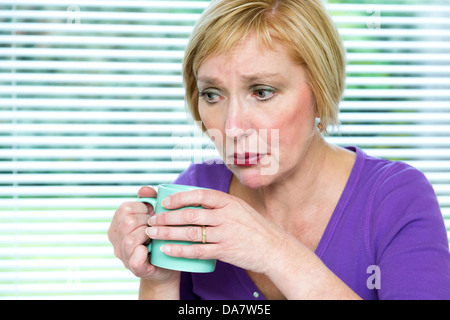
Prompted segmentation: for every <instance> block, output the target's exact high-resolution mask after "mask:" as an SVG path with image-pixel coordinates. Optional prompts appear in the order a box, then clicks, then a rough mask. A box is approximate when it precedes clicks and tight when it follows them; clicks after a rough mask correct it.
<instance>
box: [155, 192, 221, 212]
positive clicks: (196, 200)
mask: <svg viewBox="0 0 450 320" xmlns="http://www.w3.org/2000/svg"><path fill="white" fill-rule="evenodd" d="M229 202H230V195H228V194H227V193H225V192H221V191H217V190H209V189H196V190H191V191H182V192H177V193H174V194H172V195H170V196H169V197H166V198H165V199H164V201H163V202H162V205H163V206H164V207H165V208H167V209H177V208H182V207H189V206H191V207H199V206H202V207H203V208H207V209H213V208H223V207H224V206H226V205H227V204H228V203H229Z"/></svg>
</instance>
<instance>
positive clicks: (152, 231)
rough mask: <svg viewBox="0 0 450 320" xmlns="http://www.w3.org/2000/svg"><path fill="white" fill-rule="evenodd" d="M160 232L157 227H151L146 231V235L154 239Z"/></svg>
mask: <svg viewBox="0 0 450 320" xmlns="http://www.w3.org/2000/svg"><path fill="white" fill-rule="evenodd" d="M157 232H158V230H157V229H156V228H155V227H150V228H147V229H145V233H146V234H147V235H148V236H149V237H150V238H152V237H154V236H156V233H157Z"/></svg>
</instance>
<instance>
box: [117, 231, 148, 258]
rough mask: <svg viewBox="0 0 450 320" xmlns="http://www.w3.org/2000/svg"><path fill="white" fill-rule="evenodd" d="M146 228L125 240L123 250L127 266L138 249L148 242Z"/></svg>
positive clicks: (132, 233)
mask: <svg viewBox="0 0 450 320" xmlns="http://www.w3.org/2000/svg"><path fill="white" fill-rule="evenodd" d="M146 228H147V227H146V226H141V227H139V228H137V229H136V230H134V231H133V232H131V233H130V234H128V235H126V236H125V237H124V238H123V240H122V243H121V248H122V260H123V261H124V263H125V264H127V261H129V260H130V258H131V256H132V255H133V253H134V251H135V250H136V248H137V247H139V246H141V245H142V244H143V243H145V242H146V241H147V240H148V236H147V234H146V233H145V229H146ZM147 251H148V250H147Z"/></svg>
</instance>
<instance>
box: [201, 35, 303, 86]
mask: <svg viewBox="0 0 450 320" xmlns="http://www.w3.org/2000/svg"><path fill="white" fill-rule="evenodd" d="M294 65H295V63H294V62H293V60H292V59H291V58H290V57H289V55H288V53H287V50H286V49H285V47H284V46H283V45H281V44H280V43H276V45H274V46H273V48H269V47H267V46H266V45H263V44H262V43H261V42H259V41H258V40H257V39H256V37H248V38H246V39H244V40H242V41H239V42H238V43H237V44H236V45H235V46H234V47H233V48H232V49H231V50H229V51H227V52H223V53H218V54H211V55H210V56H208V57H207V58H206V59H205V60H204V61H203V62H202V63H201V64H200V66H199V68H198V72H197V78H203V77H205V76H207V75H217V76H218V75H222V76H223V75H227V74H232V73H236V72H239V74H241V75H244V76H245V75H249V76H250V75H255V74H266V75H270V74H278V73H284V72H286V71H287V70H289V68H292V67H293V66H294Z"/></svg>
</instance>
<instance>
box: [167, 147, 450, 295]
mask: <svg viewBox="0 0 450 320" xmlns="http://www.w3.org/2000/svg"><path fill="white" fill-rule="evenodd" d="M348 149H349V150H352V151H354V152H356V155H357V156H356V162H355V165H354V167H353V169H352V172H351V175H350V177H349V180H348V182H347V185H346V187H345V189H344V192H343V194H342V196H341V198H340V200H339V202H338V204H337V206H336V208H335V210H334V212H333V215H332V217H331V219H330V221H329V223H328V225H327V227H326V230H325V233H324V234H323V236H322V239H321V240H320V242H319V245H318V247H317V249H316V252H315V253H316V255H317V256H318V257H319V258H320V259H321V260H322V262H323V263H325V265H326V266H327V267H328V268H329V269H330V270H331V271H332V272H334V273H335V274H336V275H337V276H338V277H339V278H340V279H341V280H342V281H343V282H345V283H346V284H347V285H348V286H349V287H350V288H351V289H352V290H353V291H355V292H356V293H357V294H358V295H359V296H360V297H361V298H363V299H445V300H447V299H450V253H449V247H448V239H447V233H446V229H445V226H444V221H443V218H442V214H441V212H440V208H439V204H438V202H437V199H436V195H435V193H434V191H433V189H432V187H431V185H430V183H429V182H428V180H427V179H426V178H425V176H424V175H423V174H422V173H421V172H420V171H418V170H416V169H414V168H412V167H410V166H408V165H406V164H404V163H401V162H391V161H387V160H381V159H377V158H373V157H370V156H368V155H367V154H365V153H364V152H363V151H361V150H360V149H358V148H355V147H351V148H348ZM231 177H232V173H231V172H230V171H229V170H228V168H227V167H226V166H225V165H224V164H206V163H204V164H194V165H191V167H190V168H188V169H187V170H186V171H185V172H184V173H182V174H181V175H180V176H179V178H178V179H177V180H176V181H175V183H178V184H186V185H193V186H201V187H207V188H212V189H216V190H220V191H223V192H228V190H229V185H230V181H231ZM299 285H301V284H299ZM180 293H181V299H185V300H189V299H209V300H211V299H212V300H232V299H235V300H261V299H265V297H264V296H263V294H262V293H261V292H260V291H259V289H258V288H257V287H256V285H255V284H254V283H253V282H252V280H251V279H250V278H249V276H248V275H247V273H246V271H245V270H243V269H241V268H238V267H236V266H233V265H230V264H227V263H224V262H221V261H217V266H216V270H215V271H214V272H213V273H206V274H202V273H182V280H181V288H180Z"/></svg>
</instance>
